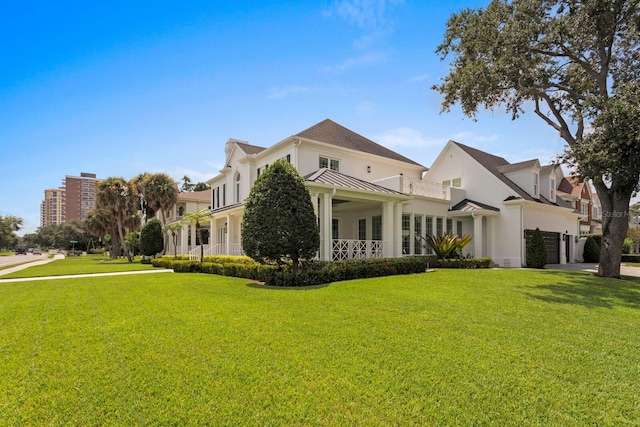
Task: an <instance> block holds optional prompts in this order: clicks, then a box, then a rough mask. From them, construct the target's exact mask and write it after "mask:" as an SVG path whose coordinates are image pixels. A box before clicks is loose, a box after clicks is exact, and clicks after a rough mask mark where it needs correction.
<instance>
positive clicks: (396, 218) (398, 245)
mask: <svg viewBox="0 0 640 427" xmlns="http://www.w3.org/2000/svg"><path fill="white" fill-rule="evenodd" d="M393 229H394V233H393V234H394V236H396V238H395V241H394V243H393V256H394V257H400V256H402V202H398V203H396V204H395V212H394V215H393Z"/></svg>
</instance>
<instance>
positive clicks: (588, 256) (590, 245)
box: [582, 236, 600, 262]
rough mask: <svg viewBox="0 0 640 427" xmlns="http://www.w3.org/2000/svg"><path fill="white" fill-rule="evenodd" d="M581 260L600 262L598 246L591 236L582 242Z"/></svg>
mask: <svg viewBox="0 0 640 427" xmlns="http://www.w3.org/2000/svg"><path fill="white" fill-rule="evenodd" d="M582 259H583V260H584V262H599V261H600V246H598V242H596V239H595V238H594V237H593V236H589V237H587V241H586V242H584V249H583V251H582Z"/></svg>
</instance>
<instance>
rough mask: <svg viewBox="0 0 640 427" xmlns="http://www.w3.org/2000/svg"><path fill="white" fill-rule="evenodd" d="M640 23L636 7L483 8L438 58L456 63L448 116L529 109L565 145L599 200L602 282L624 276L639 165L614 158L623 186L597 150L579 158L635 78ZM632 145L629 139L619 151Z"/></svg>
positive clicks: (618, 3) (453, 28) (461, 17)
mask: <svg viewBox="0 0 640 427" xmlns="http://www.w3.org/2000/svg"><path fill="white" fill-rule="evenodd" d="M639 26H640V12H639V10H638V0H632V1H629V0H583V1H578V0H535V1H531V0H513V1H506V0H493V1H491V3H490V4H489V5H488V6H487V7H486V8H480V9H473V10H472V9H465V10H463V11H461V12H459V13H455V14H453V15H452V16H451V17H450V18H449V20H448V22H447V29H446V32H445V35H444V41H443V43H442V44H441V45H440V46H439V47H438V49H437V51H436V52H437V53H439V54H441V55H442V59H444V58H446V57H447V56H448V55H450V54H451V55H453V57H454V58H453V61H452V69H451V71H450V73H449V75H447V76H446V77H445V79H444V82H443V83H442V84H440V85H436V86H434V89H436V90H437V91H439V92H440V93H442V94H443V95H444V101H443V111H448V110H449V109H450V108H451V106H453V105H455V104H458V103H459V104H460V105H461V107H462V111H463V112H464V114H466V115H467V116H469V117H474V118H475V116H476V114H477V112H478V110H479V109H481V108H487V109H493V108H495V107H498V106H505V107H506V110H507V111H508V112H509V113H511V115H512V118H513V119H516V118H518V116H519V115H520V114H522V113H523V112H524V111H525V109H533V112H534V113H535V114H536V115H537V116H538V117H539V118H540V119H542V121H543V122H544V123H546V124H547V125H550V126H552V127H553V128H554V129H555V130H557V131H558V133H559V134H560V136H561V137H562V138H563V139H564V140H565V142H566V143H567V145H568V147H569V148H568V150H569V153H571V154H573V155H575V158H574V159H575V161H576V162H577V163H579V164H580V167H581V168H583V169H582V170H581V175H582V177H583V178H585V179H592V180H593V182H594V186H595V188H596V191H597V193H598V196H599V198H600V202H601V203H602V207H603V212H604V214H605V215H604V218H603V248H602V250H603V262H601V263H600V267H599V271H598V274H599V275H600V276H606V277H619V275H620V263H619V261H620V257H621V249H622V239H623V238H624V232H625V231H626V227H627V226H626V220H627V218H626V214H627V213H628V208H629V204H628V201H629V198H630V196H631V194H633V192H634V190H635V189H636V187H637V183H638V177H637V174H636V173H635V169H634V168H633V162H636V165H637V164H638V163H637V160H635V157H633V156H632V157H631V158H630V157H627V156H615V157H612V158H611V160H614V161H615V165H616V169H618V170H620V171H632V172H633V173H632V174H631V176H629V177H628V179H622V178H621V177H620V176H618V174H611V175H609V172H610V171H609V170H606V169H600V168H599V167H598V165H599V164H600V162H599V159H598V157H599V156H598V151H597V148H594V149H592V150H591V151H592V155H582V154H581V151H580V149H579V146H580V145H581V141H584V145H585V146H586V147H589V146H590V144H591V143H593V142H594V140H592V139H590V138H585V135H586V133H585V129H586V128H587V127H588V125H589V124H590V122H589V120H593V119H594V118H596V117H598V116H599V115H600V113H601V112H602V111H603V109H605V108H609V107H608V106H609V105H610V103H609V98H610V97H611V89H612V88H617V87H621V85H622V84H623V83H625V82H637V81H638V80H639V78H640V31H639ZM636 117H637V116H636ZM603 121H604V123H611V120H608V119H603ZM635 121H636V122H637V120H635ZM604 123H603V124H602V125H604ZM607 126H608V125H605V126H604V127H607ZM599 127H601V126H600V125H598V124H596V134H597V133H598V128H599ZM595 138H599V137H595ZM633 140H634V139H633V138H632V137H630V138H629V135H627V138H625V140H624V141H622V142H619V143H617V144H616V145H620V144H629V143H630V141H633ZM609 141H612V140H611V139H609ZM635 147H636V148H635V150H636V152H638V151H640V150H639V149H638V146H637V145H636V146H635ZM614 151H615V150H614ZM592 160H593V161H594V163H593V166H594V167H592V163H591V162H592ZM634 179H635V182H632V181H633V180H634Z"/></svg>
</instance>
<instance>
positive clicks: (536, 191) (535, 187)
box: [533, 172, 540, 197]
mask: <svg viewBox="0 0 640 427" xmlns="http://www.w3.org/2000/svg"><path fill="white" fill-rule="evenodd" d="M539 179H540V176H539V175H538V173H537V172H534V174H533V197H539V196H540V190H539V186H538V182H539V181H538V180H539Z"/></svg>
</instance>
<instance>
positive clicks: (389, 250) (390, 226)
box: [382, 202, 395, 258]
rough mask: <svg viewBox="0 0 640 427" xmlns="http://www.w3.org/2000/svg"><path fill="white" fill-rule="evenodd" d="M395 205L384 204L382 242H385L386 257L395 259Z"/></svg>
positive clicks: (391, 203)
mask: <svg viewBox="0 0 640 427" xmlns="http://www.w3.org/2000/svg"><path fill="white" fill-rule="evenodd" d="M394 204H395V203H393V202H384V203H383V204H382V240H384V251H383V254H384V256H385V257H387V258H390V257H393V253H394V251H395V233H394V221H393V212H394V208H393V206H394Z"/></svg>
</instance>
